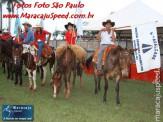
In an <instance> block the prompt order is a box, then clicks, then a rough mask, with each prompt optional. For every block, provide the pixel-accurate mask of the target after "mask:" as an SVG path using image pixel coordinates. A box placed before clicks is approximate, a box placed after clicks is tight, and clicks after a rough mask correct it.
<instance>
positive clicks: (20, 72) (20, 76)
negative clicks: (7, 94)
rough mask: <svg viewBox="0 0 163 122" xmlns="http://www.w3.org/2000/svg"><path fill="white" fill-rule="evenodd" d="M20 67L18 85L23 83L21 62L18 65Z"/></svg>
mask: <svg viewBox="0 0 163 122" xmlns="http://www.w3.org/2000/svg"><path fill="white" fill-rule="evenodd" d="M19 68H20V69H19V78H20V79H19V80H20V83H19V85H20V86H21V85H22V84H23V81H22V64H21V66H20V67H19Z"/></svg>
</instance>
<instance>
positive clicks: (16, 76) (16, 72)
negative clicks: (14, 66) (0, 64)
mask: <svg viewBox="0 0 163 122" xmlns="http://www.w3.org/2000/svg"><path fill="white" fill-rule="evenodd" d="M17 84H18V70H15V83H14V85H17Z"/></svg>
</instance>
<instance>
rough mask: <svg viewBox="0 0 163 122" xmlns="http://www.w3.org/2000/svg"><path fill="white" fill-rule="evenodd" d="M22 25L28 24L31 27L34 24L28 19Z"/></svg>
mask: <svg viewBox="0 0 163 122" xmlns="http://www.w3.org/2000/svg"><path fill="white" fill-rule="evenodd" d="M22 25H28V26H29V27H32V25H31V24H30V23H29V22H27V21H25V22H24V23H23V24H22Z"/></svg>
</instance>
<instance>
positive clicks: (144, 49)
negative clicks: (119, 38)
mask: <svg viewBox="0 0 163 122" xmlns="http://www.w3.org/2000/svg"><path fill="white" fill-rule="evenodd" d="M152 48H153V46H152V45H149V44H142V51H143V53H146V52H148V51H149V50H151V49H152Z"/></svg>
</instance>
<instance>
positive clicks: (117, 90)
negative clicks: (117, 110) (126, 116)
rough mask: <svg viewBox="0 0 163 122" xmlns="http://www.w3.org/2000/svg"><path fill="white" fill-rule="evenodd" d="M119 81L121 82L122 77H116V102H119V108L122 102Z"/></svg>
mask: <svg viewBox="0 0 163 122" xmlns="http://www.w3.org/2000/svg"><path fill="white" fill-rule="evenodd" d="M119 80H120V75H118V76H117V77H116V87H115V90H116V92H117V96H116V100H117V106H120V101H119Z"/></svg>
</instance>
